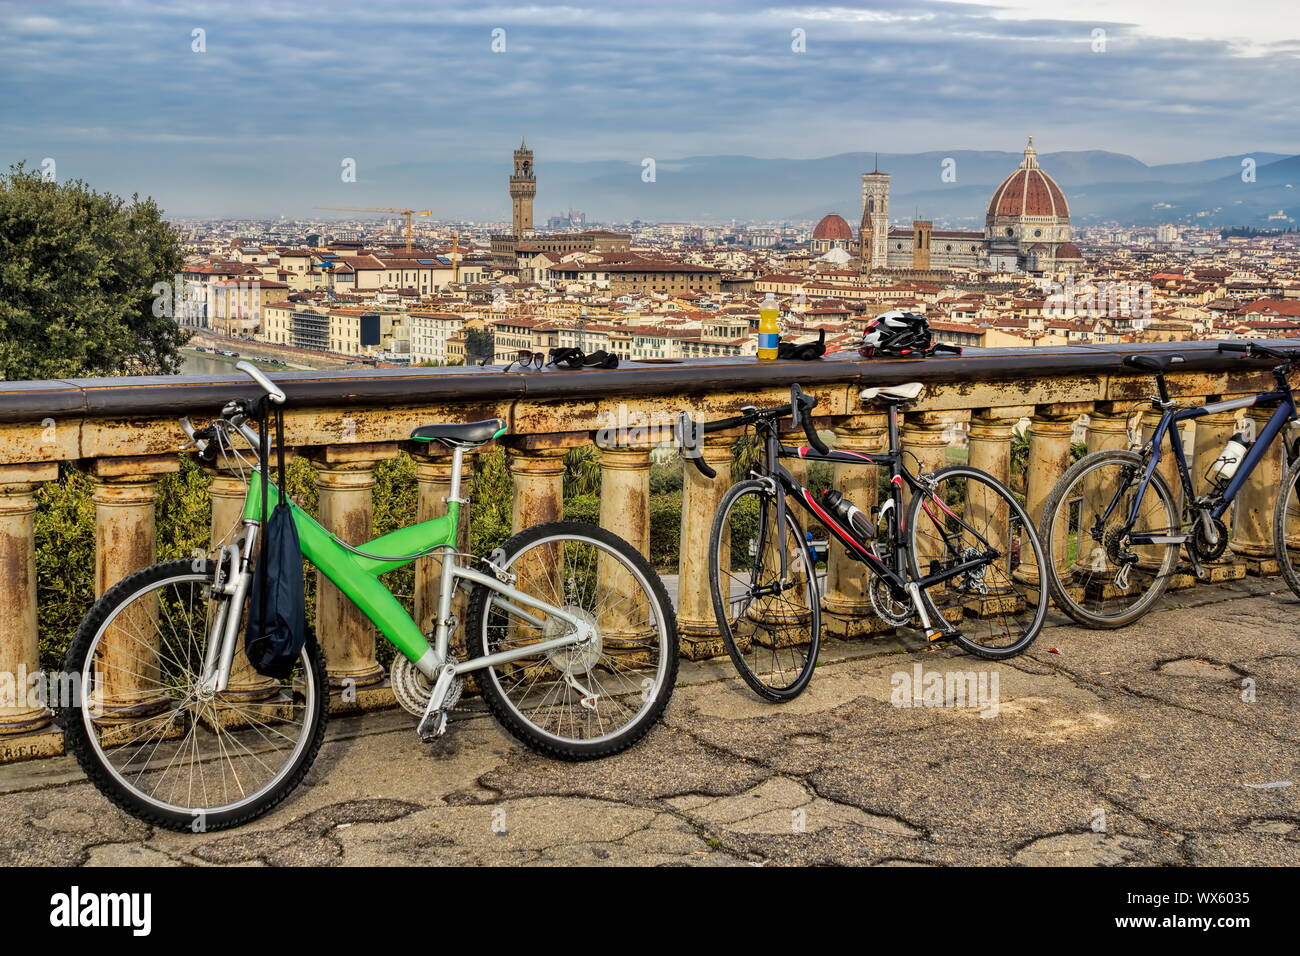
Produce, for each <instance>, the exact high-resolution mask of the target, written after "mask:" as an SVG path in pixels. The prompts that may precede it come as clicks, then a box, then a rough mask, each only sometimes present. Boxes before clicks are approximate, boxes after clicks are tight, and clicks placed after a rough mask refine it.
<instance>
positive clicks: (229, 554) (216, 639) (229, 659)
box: [198, 521, 258, 697]
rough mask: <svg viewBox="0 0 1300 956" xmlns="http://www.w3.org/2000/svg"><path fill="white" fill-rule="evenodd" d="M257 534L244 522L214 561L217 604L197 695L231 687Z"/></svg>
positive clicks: (252, 524) (255, 527) (255, 526)
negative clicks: (240, 533)
mask: <svg viewBox="0 0 1300 956" xmlns="http://www.w3.org/2000/svg"><path fill="white" fill-rule="evenodd" d="M257 531H258V524H257V522H255V521H246V522H244V533H243V535H241V536H240V537H239V538H237V539H236V540H235V542H234V543H233V544H227V545H222V546H221V553H220V556H219V557H218V558H217V570H216V573H215V575H214V578H213V587H212V590H213V594H214V595H216V596H218V598H219V600H220V603H219V606H218V610H217V613H216V614H215V615H213V618H212V623H211V625H209V627H208V646H207V648H206V649H205V651H204V655H203V673H202V674H201V675H200V677H199V681H198V693H199V694H200V695H202V696H205V697H210V696H215V695H217V694H219V693H221V692H222V691H224V690H225V689H226V687H227V686H229V684H230V670H231V667H232V666H233V665H234V660H235V651H236V649H237V648H238V646H239V625H240V622H241V621H242V619H243V614H242V613H241V612H242V611H243V608H244V601H245V600H246V599H247V597H248V591H249V588H250V587H251V586H252V582H253V572H252V569H251V564H252V554H253V548H254V546H255V545H256V544H257Z"/></svg>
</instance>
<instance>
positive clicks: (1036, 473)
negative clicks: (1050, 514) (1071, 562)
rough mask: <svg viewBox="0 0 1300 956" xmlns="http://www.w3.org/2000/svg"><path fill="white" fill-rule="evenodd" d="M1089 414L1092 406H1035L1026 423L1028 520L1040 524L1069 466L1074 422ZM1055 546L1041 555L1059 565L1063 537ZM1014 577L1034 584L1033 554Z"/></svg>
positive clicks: (1036, 578)
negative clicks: (1027, 439) (1048, 502)
mask: <svg viewBox="0 0 1300 956" xmlns="http://www.w3.org/2000/svg"><path fill="white" fill-rule="evenodd" d="M1091 411H1092V404H1091V403H1090V402H1088V403H1068V402H1059V403H1056V404H1053V405H1039V406H1038V407H1037V410H1036V411H1035V413H1034V415H1033V416H1032V417H1031V418H1030V419H1029V461H1028V463H1027V464H1026V466H1025V510H1026V511H1028V512H1029V517H1030V520H1032V521H1034V522H1035V523H1041V522H1042V520H1043V506H1044V504H1046V502H1047V496H1048V495H1050V494H1051V493H1052V488H1054V487H1055V486H1056V482H1057V481H1059V480H1060V478H1061V476H1062V475H1063V474H1065V471H1066V469H1067V468H1069V467H1070V465H1071V464H1072V463H1073V458H1072V456H1071V454H1070V441H1071V438H1072V437H1073V435H1074V423H1075V420H1076V419H1078V417H1079V416H1080V415H1082V414H1087V413H1089V412H1091ZM1055 537H1056V539H1057V541H1058V542H1059V544H1058V545H1057V546H1056V547H1055V549H1054V553H1053V554H1051V555H1044V558H1045V559H1046V560H1048V561H1053V562H1055V566H1056V567H1058V568H1059V567H1060V562H1061V561H1062V560H1063V559H1064V556H1065V536H1064V535H1061V534H1058V535H1056V536H1055ZM1018 573H1019V574H1020V576H1021V578H1022V580H1024V581H1026V582H1028V583H1031V584H1034V583H1037V582H1038V569H1037V568H1036V567H1034V557H1033V554H1032V553H1030V554H1027V555H1024V556H1023V557H1022V561H1021V565H1020V568H1019V571H1018Z"/></svg>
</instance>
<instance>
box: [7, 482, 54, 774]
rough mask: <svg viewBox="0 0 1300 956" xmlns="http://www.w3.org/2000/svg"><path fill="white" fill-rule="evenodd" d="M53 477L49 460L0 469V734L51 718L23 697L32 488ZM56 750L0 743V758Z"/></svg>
mask: <svg viewBox="0 0 1300 956" xmlns="http://www.w3.org/2000/svg"><path fill="white" fill-rule="evenodd" d="M58 477H59V466H58V465H57V464H55V463H53V462H51V463H48V464H32V465H7V466H3V467H2V468H0V568H4V571H5V576H4V582H3V587H0V680H4V681H5V682H6V683H7V687H4V686H3V685H0V691H2V692H0V738H3V737H10V736H12V735H18V734H24V735H26V734H33V733H34V732H35V731H39V730H41V729H42V728H45V727H47V726H48V725H49V723H50V719H51V714H50V711H49V710H48V709H46V707H45V706H44V705H43V703H42V699H33V698H32V697H30V696H29V690H30V689H31V685H30V683H29V681H30V678H31V677H32V676H33V675H35V674H37V673H39V672H40V669H41V661H40V646H39V642H38V637H37V628H36V620H37V615H36V539H35V536H34V529H33V523H34V516H35V514H36V489H37V487H38V486H39V484H40V483H42V482H46V481H54V480H56V479H57V478H58ZM5 698H8V699H5ZM51 703H56V702H54V701H51ZM41 736H45V735H41ZM36 739H37V738H36V737H33V738H32V741H35V740H36ZM56 749H57V744H53V745H52V744H51V743H49V742H47V743H46V744H44V745H38V744H36V743H34V742H32V743H25V744H24V743H12V742H9V741H0V759H5V760H9V759H22V758H25V757H37V756H45V755H47V754H52V753H54V752H56Z"/></svg>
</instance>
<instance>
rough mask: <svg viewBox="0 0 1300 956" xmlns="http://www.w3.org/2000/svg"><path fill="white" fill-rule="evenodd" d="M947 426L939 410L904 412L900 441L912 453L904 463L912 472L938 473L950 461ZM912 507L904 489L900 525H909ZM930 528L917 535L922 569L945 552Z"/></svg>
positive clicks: (904, 449)
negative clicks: (908, 514) (908, 516)
mask: <svg viewBox="0 0 1300 956" xmlns="http://www.w3.org/2000/svg"><path fill="white" fill-rule="evenodd" d="M947 428H948V421H946V420H945V419H944V417H943V413H940V412H922V411H909V412H907V413H906V414H905V415H903V424H902V429H901V432H900V441H901V443H902V446H903V451H904V452H908V453H910V454H909V455H908V456H907V457H906V458H905V459H904V462H905V464H906V465H907V466H908V468H910V469H912V471H913V473H915V472H916V471H918V470H919V471H926V472H935V471H938V470H939V469H940V468H942V467H943V466H944V465H946V464H947V463H948V439H947V438H946V437H945V436H944V432H945V431H946V430H947ZM910 507H911V500H910V495H908V494H906V491H905V493H904V500H903V514H902V515H900V516H899V524H900V525H904V526H905V525H906V521H905V518H906V515H907V513H908V509H909V508H910ZM927 530H928V532H929V533H926V532H922V533H919V534H918V535H917V542H916V545H917V550H918V553H917V555H916V563H917V566H918V567H920V568H922V569H925V567H926V566H927V565H928V564H929V563H930V561H932V560H934V559H935V558H938V557H940V555H941V554H942V553H943V552H942V549H943V542H942V541H940V540H938V538H937V537H936V536H935V535H934V533H933V529H927ZM904 533H907V532H904Z"/></svg>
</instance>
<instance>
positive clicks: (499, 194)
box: [323, 150, 1300, 229]
mask: <svg viewBox="0 0 1300 956" xmlns="http://www.w3.org/2000/svg"><path fill="white" fill-rule="evenodd" d="M1038 158H1039V163H1040V165H1041V166H1042V167H1043V168H1044V169H1045V170H1046V171H1047V172H1048V173H1049V174H1050V175H1051V176H1052V177H1053V178H1055V179H1056V181H1057V183H1059V184H1060V186H1061V188H1062V189H1063V190H1064V191H1065V195H1066V198H1067V199H1068V201H1069V203H1070V211H1071V215H1072V216H1073V218H1074V220H1075V221H1076V222H1077V223H1080V224H1084V223H1088V222H1097V221H1104V220H1112V219H1113V220H1117V221H1119V222H1122V223H1131V224H1138V225H1141V224H1151V223H1159V222H1185V223H1198V224H1202V225H1212V226H1221V225H1244V226H1262V225H1273V226H1279V225H1291V224H1294V223H1284V222H1277V221H1274V222H1272V223H1269V222H1268V220H1267V217H1268V216H1269V215H1270V214H1273V213H1275V212H1277V211H1278V210H1279V209H1281V210H1284V211H1285V213H1286V214H1287V215H1288V216H1291V217H1294V219H1296V220H1300V198H1298V197H1300V156H1287V155H1285V154H1282V153H1268V152H1257V153H1242V154H1237V155H1232V156H1221V157H1218V158H1216V159H1205V160H1199V161H1196V162H1186V163H1171V164H1164V165H1157V166H1148V165H1147V164H1146V163H1143V162H1141V161H1140V160H1138V159H1135V158H1134V157H1132V156H1128V155H1125V154H1123V153H1112V152H1106V151H1104V150H1082V151H1074V152H1058V153H1041V154H1039V157H1038ZM1246 158H1250V159H1253V160H1254V162H1255V181H1254V182H1243V181H1242V179H1241V174H1242V160H1243V159H1246ZM1020 159H1021V154H1020V153H1018V152H1001V151H992V150H954V151H931V152H924V153H880V154H879V156H878V157H877V154H875V153H840V154H838V155H835V156H827V157H824V158H821V159H757V158H755V157H752V156H690V157H686V158H683V159H672V160H669V159H664V160H660V161H658V162H657V163H656V166H655V170H654V181H652V182H646V181H644V180H643V178H642V174H643V169H644V167H643V165H642V161H641V160H640V159H637V160H635V161H626V162H624V161H617V160H608V161H599V162H551V161H547V159H546V155H545V153H544V152H539V153H538V155H537V177H538V188H537V200H536V205H535V210H534V211H535V225H536V226H537V227H538V228H539V229H540V228H545V223H546V219H547V217H548V216H552V215H556V214H558V213H560V212H562V211H563V210H565V209H568V208H570V207H573V208H577V209H581V210H583V211H584V212H586V214H587V216H588V218H589V219H592V220H604V221H630V220H632V219H641V220H647V221H660V222H662V221H671V220H678V219H683V220H693V221H701V220H727V219H733V218H734V219H746V220H765V219H813V220H815V219H819V218H820V217H821V216H823V215H825V214H826V213H830V212H836V213H839V214H840V215H842V216H844V217H845V218H846V219H848V220H849V222H850V223H852V224H854V225H856V224H857V220H858V218H859V215H860V188H861V187H860V183H861V180H860V176H861V174H862V173H863V172H868V171H870V170H871V169H872V168H873V166H874V165H875V164H877V163H878V164H879V167H878V168H879V169H881V170H882V171H884V172H887V173H890V174H891V176H892V177H893V180H892V186H891V194H890V215H891V218H893V219H895V220H910V219H911V218H912V217H913V215H914V214H919V216H920V217H921V218H927V219H933V220H936V221H945V222H947V223H949V224H951V225H953V226H957V227H962V226H964V227H976V226H982V225H983V220H984V213H985V210H986V208H987V205H988V200H989V197H990V195H991V194H992V192H993V190H994V189H995V188H996V187H997V185H998V184H999V183H1000V182H1001V181H1002V180H1003V179H1004V178H1005V177H1006V176H1007V175H1009V174H1010V173H1011V171H1012V170H1014V169H1015V168H1016V167H1017V166H1018V165H1019V163H1020ZM946 160H952V163H951V164H949V165H950V166H951V168H952V169H953V170H954V172H955V179H954V180H953V181H951V182H948V181H944V180H943V179H941V174H942V172H943V170H944V168H945V166H944V163H945V161H946ZM508 175H509V154H508V153H507V154H506V155H505V156H504V157H503V158H502V161H501V162H499V163H487V164H485V163H469V162H465V163H445V162H438V163H434V162H429V163H406V164H401V165H393V166H387V167H384V168H382V169H377V170H375V171H374V173H373V174H372V175H368V176H363V177H362V181H361V182H358V183H356V184H354V185H349V186H347V187H345V188H344V189H343V190H342V191H340V194H339V197H337V198H338V199H340V200H341V201H344V200H345V201H346V202H347V203H348V204H350V205H352V204H369V203H374V204H378V205H385V204H389V203H391V202H392V201H393V198H392V197H402V198H405V199H414V200H416V202H417V205H418V206H422V207H423V208H429V209H433V210H435V216H437V217H438V218H442V219H450V218H458V217H460V218H472V219H491V218H500V219H506V218H508V216H509V200H508V198H507V195H506V177H507V176H508ZM323 201H324V202H333V201H334V200H333V199H324V200H323ZM1202 212H1208V213H1209V214H1208V215H1202V216H1199V217H1198V216H1197V213H1202Z"/></svg>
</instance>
